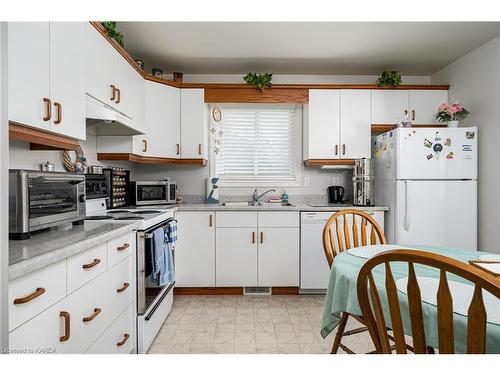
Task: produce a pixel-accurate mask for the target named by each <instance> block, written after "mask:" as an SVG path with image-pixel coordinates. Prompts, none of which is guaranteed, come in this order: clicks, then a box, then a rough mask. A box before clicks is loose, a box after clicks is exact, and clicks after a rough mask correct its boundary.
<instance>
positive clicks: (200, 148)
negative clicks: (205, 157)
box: [198, 143, 201, 155]
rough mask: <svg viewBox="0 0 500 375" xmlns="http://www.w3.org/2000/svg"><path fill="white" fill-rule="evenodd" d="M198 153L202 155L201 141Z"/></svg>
mask: <svg viewBox="0 0 500 375" xmlns="http://www.w3.org/2000/svg"><path fill="white" fill-rule="evenodd" d="M198 155H201V143H200V144H199V145H198Z"/></svg>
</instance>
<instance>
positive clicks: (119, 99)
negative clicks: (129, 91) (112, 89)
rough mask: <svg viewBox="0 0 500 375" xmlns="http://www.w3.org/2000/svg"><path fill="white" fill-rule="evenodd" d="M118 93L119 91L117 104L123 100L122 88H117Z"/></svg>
mask: <svg viewBox="0 0 500 375" xmlns="http://www.w3.org/2000/svg"><path fill="white" fill-rule="evenodd" d="M116 93H117V94H118V95H117V96H116V101H115V103H116V104H119V103H120V102H121V97H122V92H121V90H120V89H116Z"/></svg>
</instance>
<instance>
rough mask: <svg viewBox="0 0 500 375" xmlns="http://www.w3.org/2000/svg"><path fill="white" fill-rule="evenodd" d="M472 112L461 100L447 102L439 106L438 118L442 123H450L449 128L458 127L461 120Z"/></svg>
mask: <svg viewBox="0 0 500 375" xmlns="http://www.w3.org/2000/svg"><path fill="white" fill-rule="evenodd" d="M469 114H470V112H469V111H468V110H466V109H465V108H464V107H463V106H462V104H460V102H459V101H456V102H455V103H453V104H451V103H449V102H445V103H443V104H441V105H440V106H439V107H438V112H437V113H436V120H438V121H439V122H442V123H445V122H446V123H448V127H449V128H456V127H458V124H459V122H460V120H463V119H465V118H466V117H467V116H468V115H469Z"/></svg>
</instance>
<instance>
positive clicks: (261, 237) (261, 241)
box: [260, 232, 264, 243]
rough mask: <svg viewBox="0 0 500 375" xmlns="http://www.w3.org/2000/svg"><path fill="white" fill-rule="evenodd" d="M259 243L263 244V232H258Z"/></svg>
mask: <svg viewBox="0 0 500 375" xmlns="http://www.w3.org/2000/svg"><path fill="white" fill-rule="evenodd" d="M260 243H264V232H260Z"/></svg>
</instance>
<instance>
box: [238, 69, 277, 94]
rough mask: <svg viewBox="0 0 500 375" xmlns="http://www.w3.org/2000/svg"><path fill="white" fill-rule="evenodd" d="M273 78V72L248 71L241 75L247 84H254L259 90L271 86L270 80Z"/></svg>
mask: <svg viewBox="0 0 500 375" xmlns="http://www.w3.org/2000/svg"><path fill="white" fill-rule="evenodd" d="M272 79H273V73H263V74H257V73H248V74H247V75H246V76H244V77H243V80H244V81H245V82H246V83H247V85H256V86H257V88H258V89H259V90H260V91H264V89H265V88H268V87H271V86H272V83H271V80H272Z"/></svg>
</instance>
